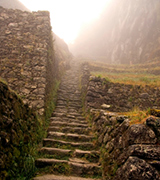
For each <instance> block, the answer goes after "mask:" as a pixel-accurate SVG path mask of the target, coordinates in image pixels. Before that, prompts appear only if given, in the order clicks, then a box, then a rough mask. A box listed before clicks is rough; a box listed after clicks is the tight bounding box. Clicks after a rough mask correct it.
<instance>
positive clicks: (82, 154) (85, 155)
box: [39, 147, 100, 163]
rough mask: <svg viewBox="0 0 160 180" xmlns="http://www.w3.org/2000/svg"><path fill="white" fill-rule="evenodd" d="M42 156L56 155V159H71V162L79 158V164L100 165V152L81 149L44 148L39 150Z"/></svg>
mask: <svg viewBox="0 0 160 180" xmlns="http://www.w3.org/2000/svg"><path fill="white" fill-rule="evenodd" d="M39 153H40V154H41V155H44V154H45V155H54V157H56V159H57V158H58V159H59V158H61V159H63V158H66V157H68V158H70V159H69V160H70V161H73V159H77V158H79V162H81V163H82V162H83V161H84V160H85V161H84V162H85V163H91V162H92V163H98V161H99V154H100V153H99V152H98V151H84V150H80V149H75V150H70V149H60V148H51V147H42V148H41V149H40V150H39Z"/></svg>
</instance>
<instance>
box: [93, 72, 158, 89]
mask: <svg viewBox="0 0 160 180" xmlns="http://www.w3.org/2000/svg"><path fill="white" fill-rule="evenodd" d="M91 74H92V75H94V76H97V77H101V78H105V79H106V80H107V81H110V82H113V83H121V84H131V85H141V86H145V85H149V86H160V75H158V76H156V75H153V74H146V73H139V74H134V73H110V72H93V71H92V72H91Z"/></svg>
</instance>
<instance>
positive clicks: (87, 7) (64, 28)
mask: <svg viewBox="0 0 160 180" xmlns="http://www.w3.org/2000/svg"><path fill="white" fill-rule="evenodd" d="M19 1H21V2H22V3H23V4H24V5H25V6H26V7H27V8H29V9H30V10H31V11H38V10H48V11H50V13H51V24H52V27H53V32H54V33H56V34H57V35H58V36H59V37H60V38H62V39H64V40H65V41H66V42H67V43H71V42H73V41H74V39H75V38H76V37H77V35H78V32H79V30H80V28H81V27H82V25H84V24H85V23H88V22H90V21H92V20H93V19H95V18H97V17H98V16H99V15H100V13H101V11H102V10H103V8H104V7H105V6H106V4H107V2H108V1H109V0H19Z"/></svg>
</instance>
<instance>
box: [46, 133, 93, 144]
mask: <svg viewBox="0 0 160 180" xmlns="http://www.w3.org/2000/svg"><path fill="white" fill-rule="evenodd" d="M48 138H54V139H60V140H63V139H65V140H68V141H82V142H89V141H91V140H93V138H94V136H89V135H84V134H72V133H62V132H52V131H51V132H48Z"/></svg>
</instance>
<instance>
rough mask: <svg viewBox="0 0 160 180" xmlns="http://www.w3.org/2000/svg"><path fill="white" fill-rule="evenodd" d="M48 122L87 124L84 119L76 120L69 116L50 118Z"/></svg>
mask: <svg viewBox="0 0 160 180" xmlns="http://www.w3.org/2000/svg"><path fill="white" fill-rule="evenodd" d="M50 121H51V122H54V121H61V122H68V123H71V122H74V123H82V124H88V123H87V122H86V121H85V119H81V118H80V119H78V118H76V117H75V118H71V117H69V116H67V117H51V118H50Z"/></svg>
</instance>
